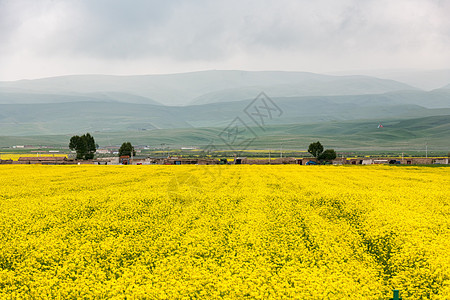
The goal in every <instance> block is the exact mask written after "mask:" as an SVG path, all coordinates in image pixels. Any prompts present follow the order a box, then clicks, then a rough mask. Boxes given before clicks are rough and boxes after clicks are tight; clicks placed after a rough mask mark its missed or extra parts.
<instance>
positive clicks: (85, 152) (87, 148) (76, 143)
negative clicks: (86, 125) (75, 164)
mask: <svg viewBox="0 0 450 300" xmlns="http://www.w3.org/2000/svg"><path fill="white" fill-rule="evenodd" d="M69 148H70V150H75V151H76V152H77V159H93V158H94V154H95V151H96V147H95V140H94V137H93V136H92V135H90V134H89V133H86V134H83V135H82V136H78V135H74V136H73V137H71V138H70V142H69Z"/></svg>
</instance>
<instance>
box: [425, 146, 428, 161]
mask: <svg viewBox="0 0 450 300" xmlns="http://www.w3.org/2000/svg"><path fill="white" fill-rule="evenodd" d="M425 157H426V158H428V142H426V143H425Z"/></svg>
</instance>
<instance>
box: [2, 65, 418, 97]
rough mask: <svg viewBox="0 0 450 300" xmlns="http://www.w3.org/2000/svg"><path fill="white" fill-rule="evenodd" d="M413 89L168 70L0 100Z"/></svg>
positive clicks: (8, 91)
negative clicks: (161, 73)
mask: <svg viewBox="0 0 450 300" xmlns="http://www.w3.org/2000/svg"><path fill="white" fill-rule="evenodd" d="M403 90H417V88H415V87H412V86H410V85H407V84H404V83H401V82H397V81H394V80H387V79H379V78H374V77H368V76H331V75H320V74H314V73H305V72H272V71H267V72H246V71H203V72H193V73H182V74H171V75H141V76H107V75H74V76H61V77H52V78H43V79H36V80H19V81H14V82H0V103H16V104H18V103H60V102H74V100H75V99H79V101H86V100H91V101H92V100H97V101H118V102H127V103H140V104H156V103H159V104H162V105H181V106H183V105H190V104H207V103H217V102H230V101H239V100H245V99H250V98H253V97H255V96H256V95H257V94H259V93H260V92H261V91H264V92H266V93H267V94H268V95H270V96H272V97H296V96H334V95H361V94H380V93H386V92H393V91H403Z"/></svg>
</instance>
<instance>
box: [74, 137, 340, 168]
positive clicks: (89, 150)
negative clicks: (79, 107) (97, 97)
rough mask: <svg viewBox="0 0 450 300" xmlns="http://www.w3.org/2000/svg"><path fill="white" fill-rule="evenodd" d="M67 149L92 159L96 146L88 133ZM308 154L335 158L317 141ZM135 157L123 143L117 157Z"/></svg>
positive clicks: (333, 153)
mask: <svg viewBox="0 0 450 300" xmlns="http://www.w3.org/2000/svg"><path fill="white" fill-rule="evenodd" d="M69 149H70V150H74V151H76V153H77V159H93V158H94V154H95V152H96V151H97V149H98V144H96V143H95V140H94V137H93V136H92V135H91V134H90V133H86V134H83V135H82V136H78V135H74V136H73V137H71V138H70V142H69ZM308 152H309V153H310V154H311V155H312V156H314V157H315V158H316V159H317V160H318V161H319V162H325V161H332V160H333V159H335V158H336V151H334V149H327V150H324V148H323V146H322V144H321V143H320V142H319V141H317V142H315V143H311V144H310V145H309V147H308ZM135 155H136V150H135V149H134V147H133V145H131V143H130V142H125V143H123V144H122V146H120V148H119V156H135Z"/></svg>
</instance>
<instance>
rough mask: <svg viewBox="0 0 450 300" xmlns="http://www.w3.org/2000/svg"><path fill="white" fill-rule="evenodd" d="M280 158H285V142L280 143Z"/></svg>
mask: <svg viewBox="0 0 450 300" xmlns="http://www.w3.org/2000/svg"><path fill="white" fill-rule="evenodd" d="M280 158H283V144H281V145H280Z"/></svg>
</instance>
